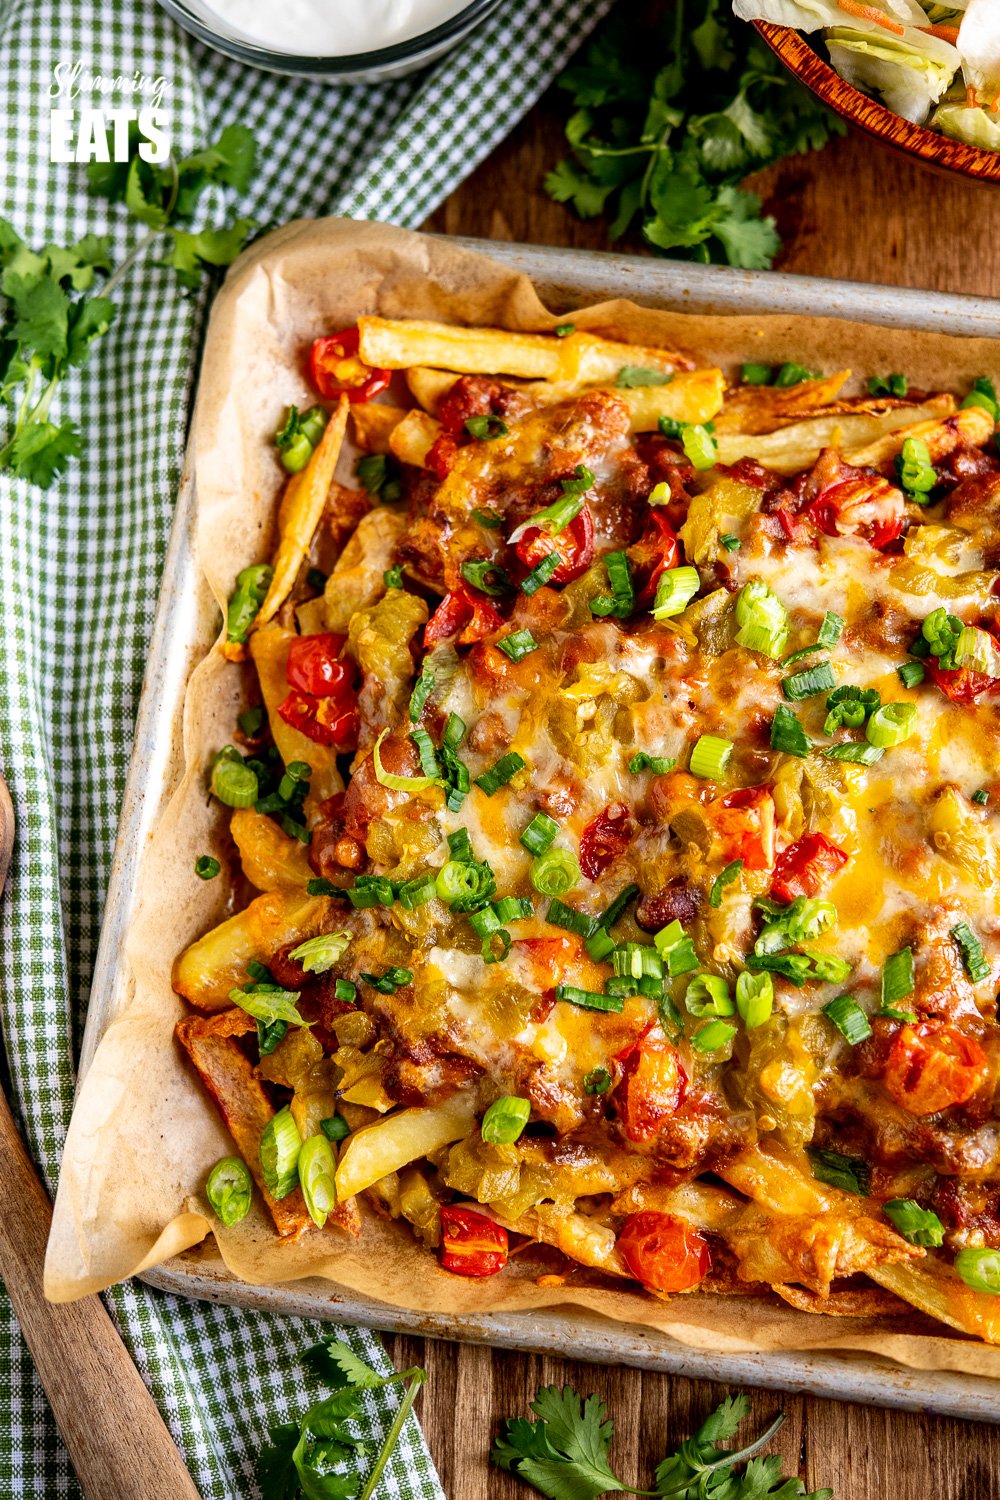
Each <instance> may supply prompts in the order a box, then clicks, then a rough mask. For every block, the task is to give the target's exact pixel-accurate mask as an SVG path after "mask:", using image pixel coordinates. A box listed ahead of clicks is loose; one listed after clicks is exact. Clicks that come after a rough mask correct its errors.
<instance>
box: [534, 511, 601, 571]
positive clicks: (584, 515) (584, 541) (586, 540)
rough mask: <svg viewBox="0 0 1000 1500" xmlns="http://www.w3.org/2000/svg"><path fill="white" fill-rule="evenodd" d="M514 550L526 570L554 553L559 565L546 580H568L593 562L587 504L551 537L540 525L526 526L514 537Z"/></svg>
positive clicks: (590, 521)
mask: <svg viewBox="0 0 1000 1500" xmlns="http://www.w3.org/2000/svg"><path fill="white" fill-rule="evenodd" d="M516 551H517V555H518V557H519V558H520V559H521V561H522V562H523V564H524V566H525V567H526V568H527V569H528V571H529V572H530V571H531V569H532V568H537V566H538V564H539V563H540V562H542V561H544V559H545V558H546V557H548V555H549V553H550V552H556V553H558V554H559V559H560V561H559V566H558V567H557V568H556V570H555V572H554V573H553V574H552V577H551V578H550V579H549V582H550V583H570V582H572V580H573V579H574V578H579V576H580V574H581V573H585V572H586V570H587V569H588V568H589V567H590V564H591V563H592V562H593V561H594V518H593V516H592V515H591V514H590V507H589V506H587V505H585V506H584V507H583V509H582V510H581V512H580V514H579V515H578V516H574V518H573V520H572V521H570V523H569V525H568V526H564V527H563V529H562V531H557V532H556V534H555V536H552V535H551V534H550V533H549V532H548V531H545V530H543V529H542V527H540V526H529V527H528V529H527V531H526V532H525V533H524V535H523V536H521V537H519V538H518V541H517V545H516Z"/></svg>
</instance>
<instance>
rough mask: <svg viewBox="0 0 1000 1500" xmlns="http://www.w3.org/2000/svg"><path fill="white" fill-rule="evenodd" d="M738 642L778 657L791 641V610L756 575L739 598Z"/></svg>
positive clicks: (748, 647) (764, 653)
mask: <svg viewBox="0 0 1000 1500" xmlns="http://www.w3.org/2000/svg"><path fill="white" fill-rule="evenodd" d="M736 624H737V625H738V626H739V629H738V630H737V632H736V642H737V645H740V646H745V647H746V648H747V650H748V651H758V652H760V653H761V655H763V656H770V657H771V658H772V660H777V658H778V657H779V656H780V655H781V653H782V652H783V651H784V649H785V642H786V641H787V640H788V611H787V610H786V609H785V606H784V605H783V604H782V602H781V600H780V599H779V598H778V596H777V594H774V593H772V592H771V590H770V589H769V588H768V586H767V584H766V583H762V582H761V580H760V579H759V578H752V579H751V580H750V582H749V583H747V584H744V586H743V588H742V589H741V590H740V593H739V596H738V598H737V600H736Z"/></svg>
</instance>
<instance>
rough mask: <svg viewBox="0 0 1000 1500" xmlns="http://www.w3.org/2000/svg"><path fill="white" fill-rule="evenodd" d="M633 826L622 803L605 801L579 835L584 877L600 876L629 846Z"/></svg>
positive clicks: (594, 878) (590, 878)
mask: <svg viewBox="0 0 1000 1500" xmlns="http://www.w3.org/2000/svg"><path fill="white" fill-rule="evenodd" d="M634 832H635V827H634V825H633V823H632V819H631V817H630V816H629V810H628V808H627V807H626V806H625V804H624V802H609V803H608V805H607V807H606V808H605V809H604V811H603V812H599V813H598V814H597V817H596V818H594V819H593V820H592V821H591V822H589V823H588V824H587V826H586V828H585V829H584V830H583V833H582V834H581V836H580V869H581V870H582V871H583V873H584V874H585V875H586V877H587V879H588V880H596V879H597V877H598V876H599V875H603V874H604V871H605V870H606V869H607V868H608V866H609V865H611V864H613V863H614V861H615V860H616V859H617V858H618V856H619V854H621V853H622V852H623V851H624V850H625V849H626V848H627V847H628V845H629V843H630V841H631V838H632V835H633V833H634Z"/></svg>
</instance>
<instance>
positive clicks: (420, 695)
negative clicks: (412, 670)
mask: <svg viewBox="0 0 1000 1500" xmlns="http://www.w3.org/2000/svg"><path fill="white" fill-rule="evenodd" d="M433 691H434V673H433V672H432V671H431V669H430V667H426V666H425V667H423V668H421V672H420V676H419V677H418V678H417V680H416V682H415V683H414V685H413V692H412V693H411V694H410V723H411V724H416V723H417V721H418V720H419V718H420V715H421V713H422V712H423V708H424V704H425V703H426V702H427V700H428V698H429V697H430V695H431V693H432V692H433Z"/></svg>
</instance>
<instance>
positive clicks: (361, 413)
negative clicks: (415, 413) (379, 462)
mask: <svg viewBox="0 0 1000 1500" xmlns="http://www.w3.org/2000/svg"><path fill="white" fill-rule="evenodd" d="M406 415H407V412H406V410H405V408H404V407H402V406H382V405H380V404H379V402H377V401H369V402H367V403H366V405H364V406H355V407H354V408H353V409H352V411H351V416H352V418H353V419H354V437H355V440H356V442H357V445H358V447H359V448H363V449H364V451H365V452H366V453H388V452H389V451H390V449H389V439H390V437H391V436H392V433H393V429H394V428H396V427H398V426H399V424H400V422H402V420H403V418H404V417H405V416H406Z"/></svg>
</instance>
